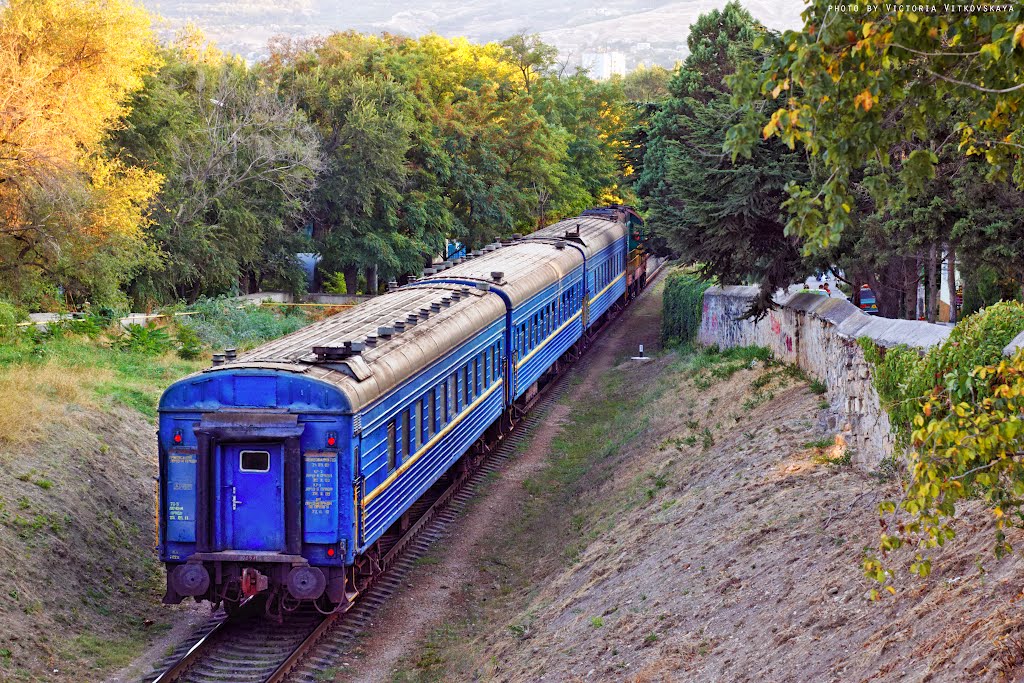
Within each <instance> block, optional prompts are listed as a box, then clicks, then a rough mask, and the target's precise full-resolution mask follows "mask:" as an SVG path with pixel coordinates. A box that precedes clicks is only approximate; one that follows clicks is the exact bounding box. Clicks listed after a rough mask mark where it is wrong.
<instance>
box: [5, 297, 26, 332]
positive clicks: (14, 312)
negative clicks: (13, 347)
mask: <svg viewBox="0 0 1024 683" xmlns="http://www.w3.org/2000/svg"><path fill="white" fill-rule="evenodd" d="M26 317H27V316H26V315H25V313H24V312H23V311H22V310H21V309H19V308H17V307H16V306H15V305H14V304H10V303H7V302H6V301H0V341H7V340H9V339H14V338H15V337H16V336H17V335H18V333H19V331H20V329H21V328H19V327H18V323H19V322H21V321H22V320H23V319H25V318H26Z"/></svg>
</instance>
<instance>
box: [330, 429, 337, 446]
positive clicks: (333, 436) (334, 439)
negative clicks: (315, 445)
mask: <svg viewBox="0 0 1024 683" xmlns="http://www.w3.org/2000/svg"><path fill="white" fill-rule="evenodd" d="M336 443H338V435H337V434H335V433H334V432H327V445H328V446H333V445H335V444H336Z"/></svg>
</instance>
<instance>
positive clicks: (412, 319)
mask: <svg viewBox="0 0 1024 683" xmlns="http://www.w3.org/2000/svg"><path fill="white" fill-rule="evenodd" d="M419 321H420V316H419V315H417V314H416V313H410V314H409V315H407V316H405V326H406V327H412V326H413V325H415V324H416V323H418V322H419Z"/></svg>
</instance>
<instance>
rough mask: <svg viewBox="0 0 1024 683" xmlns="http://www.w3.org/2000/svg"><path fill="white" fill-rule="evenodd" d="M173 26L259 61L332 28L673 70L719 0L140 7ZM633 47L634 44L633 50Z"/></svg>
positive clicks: (768, 4) (242, 0)
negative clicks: (530, 47) (543, 47)
mask: <svg viewBox="0 0 1024 683" xmlns="http://www.w3.org/2000/svg"><path fill="white" fill-rule="evenodd" d="M144 4H145V5H146V6H147V7H148V8H149V9H151V10H153V11H155V12H157V13H159V14H160V15H162V16H163V17H165V18H166V19H168V21H169V23H170V26H171V28H176V27H178V26H181V25H182V24H184V23H185V22H187V21H192V22H194V23H196V24H197V25H199V26H200V27H201V28H202V29H203V31H204V32H205V33H206V34H207V35H208V36H209V37H210V38H212V39H213V40H215V41H216V42H217V44H218V45H219V46H220V47H221V48H223V49H226V50H229V51H231V52H236V53H238V54H241V55H244V56H246V57H248V58H249V59H257V58H259V57H260V56H261V55H262V54H264V52H265V50H266V44H267V40H268V39H269V38H270V37H271V36H274V35H279V34H284V35H289V36H296V37H298V36H310V35H316V34H320V33H329V32H331V31H336V30H346V29H356V30H359V31H365V32H372V33H376V32H380V31H389V32H392V33H403V34H410V35H420V34H423V33H429V32H436V33H440V34H441V35H444V36H466V37H468V38H470V39H471V40H474V41H488V40H501V39H503V38H505V37H507V36H509V35H511V34H513V33H516V32H518V31H523V30H525V31H528V32H531V33H540V34H542V35H543V36H544V38H545V39H546V40H547V41H548V42H550V43H552V44H554V45H556V46H558V48H559V49H560V50H561V51H562V53H563V56H566V57H569V58H570V59H571V58H573V57H576V58H578V57H579V53H580V52H582V51H584V50H594V49H598V50H601V49H614V50H619V51H622V52H625V53H627V64H629V65H630V66H632V65H634V64H636V63H637V62H640V61H643V62H646V63H648V64H650V63H661V64H665V65H666V66H671V65H672V64H674V63H675V61H676V60H677V59H681V58H682V57H683V56H685V45H686V34H687V32H688V31H689V26H690V24H691V23H693V21H694V20H695V19H696V18H697V16H698V15H700V14H701V13H702V12H706V11H708V10H711V9H714V8H716V7H722V6H723V5H724V4H725V0H682V1H675V2H673V1H671V0H614V1H613V2H608V3H596V2H587V1H586V0H583V1H582V2H572V3H570V2H561V3H552V2H550V0H520V1H519V2H516V3H503V2H501V1H500V0H459V1H458V2H456V1H455V0H406V1H405V2H403V3H401V10H399V11H396V8H395V3H392V2H387V1H385V0H366V1H365V2H361V3H343V4H341V3H333V2H326V1H325V0H278V1H274V0H239V1H238V2H210V1H208V0H144ZM744 5H745V6H746V7H747V8H748V9H749V10H750V11H751V13H753V15H754V16H755V17H757V18H758V19H759V20H761V21H762V22H764V23H765V24H766V25H767V26H769V27H771V28H775V29H785V28H795V27H796V26H798V25H799V22H800V12H801V11H802V10H803V3H802V2H801V1H800V0H748V1H747V2H744ZM637 43H640V44H642V45H641V46H640V47H637Z"/></svg>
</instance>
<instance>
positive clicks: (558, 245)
mask: <svg viewBox="0 0 1024 683" xmlns="http://www.w3.org/2000/svg"><path fill="white" fill-rule="evenodd" d="M555 249H559V250H561V249H565V241H564V240H559V241H558V242H555Z"/></svg>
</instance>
